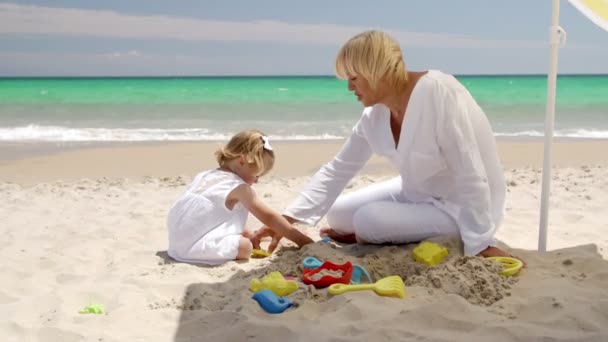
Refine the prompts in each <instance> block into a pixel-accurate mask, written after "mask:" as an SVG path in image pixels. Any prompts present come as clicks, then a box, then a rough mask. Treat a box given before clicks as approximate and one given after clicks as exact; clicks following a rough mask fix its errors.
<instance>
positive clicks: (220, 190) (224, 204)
mask: <svg viewBox="0 0 608 342" xmlns="http://www.w3.org/2000/svg"><path fill="white" fill-rule="evenodd" d="M215 155H216V159H217V161H218V163H219V165H220V167H219V168H217V169H214V170H209V171H205V172H202V173H199V174H198V175H197V176H196V177H195V178H194V180H193V181H192V184H190V185H189V186H188V188H187V189H186V191H185V192H184V193H183V194H182V195H181V196H180V197H179V198H178V199H177V201H176V202H175V204H174V205H173V207H172V208H171V210H170V211H169V215H168V219H167V225H168V228H169V250H168V253H169V255H170V256H171V257H172V258H174V259H176V260H178V261H183V262H191V263H202V264H207V265H219V264H222V263H224V262H226V261H229V260H235V259H248V258H249V256H250V254H251V250H252V245H251V241H250V240H249V234H248V232H246V231H245V222H246V221H247V215H248V213H249V212H251V213H252V214H253V216H255V217H257V218H258V219H259V220H260V221H261V222H262V223H263V224H265V225H266V226H268V227H270V229H272V230H273V231H274V232H276V233H277V234H280V235H283V236H285V237H286V238H288V239H289V240H291V241H293V242H295V243H296V244H297V245H298V246H300V247H302V246H303V245H305V244H308V243H312V242H313V241H312V239H310V238H309V237H308V236H306V235H304V234H303V233H301V232H300V231H298V230H297V229H295V228H293V227H292V226H291V224H289V222H287V220H286V219H285V218H284V217H283V216H282V215H280V214H279V213H278V212H275V211H274V210H272V209H270V208H269V207H268V206H266V205H265V204H264V203H262V201H261V200H260V199H259V198H258V197H257V196H256V194H255V192H254V191H253V189H252V188H251V185H253V184H254V183H256V182H257V181H258V178H259V177H260V176H263V175H264V174H266V173H268V171H270V169H271V168H272V166H273V164H274V152H273V150H272V147H271V146H270V143H269V142H268V138H267V137H266V136H264V135H263V134H262V133H261V132H260V131H258V130H248V131H243V132H240V133H238V134H237V135H235V136H234V137H232V139H230V141H229V142H228V144H227V145H226V146H225V147H223V148H221V149H219V150H218V151H217V152H216V153H215Z"/></svg>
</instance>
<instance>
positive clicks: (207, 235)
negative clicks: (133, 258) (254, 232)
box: [167, 169, 248, 265]
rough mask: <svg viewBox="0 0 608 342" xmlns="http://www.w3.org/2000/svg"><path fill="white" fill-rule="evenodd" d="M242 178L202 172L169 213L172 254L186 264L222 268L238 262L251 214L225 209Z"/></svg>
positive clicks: (226, 174)
mask: <svg viewBox="0 0 608 342" xmlns="http://www.w3.org/2000/svg"><path fill="white" fill-rule="evenodd" d="M241 184H246V183H245V182H244V181H243V179H241V178H240V177H239V176H237V175H235V174H234V173H231V172H226V171H222V170H218V169H216V170H210V171H205V172H202V173H199V174H198V175H197V176H196V177H195V178H194V180H193V181H192V184H190V185H189V186H188V188H187V189H186V191H185V192H184V193H183V194H182V195H181V196H180V197H179V198H178V199H177V201H176V202H175V204H173V207H171V209H170V211H169V215H168V218H167V226H168V229H169V249H168V251H167V252H168V253H169V255H170V256H171V257H172V258H174V259H176V260H178V261H183V262H190V263H202V264H207V265H219V264H222V263H224V262H226V261H229V260H234V259H236V256H237V253H238V248H239V239H240V237H241V234H242V233H243V231H244V229H245V223H246V222H247V215H248V211H247V209H246V208H245V207H243V205H242V204H241V203H237V204H236V205H235V206H234V208H232V210H230V209H228V208H226V197H227V196H228V194H230V192H231V191H232V190H234V189H235V188H236V187H237V186H239V185H241Z"/></svg>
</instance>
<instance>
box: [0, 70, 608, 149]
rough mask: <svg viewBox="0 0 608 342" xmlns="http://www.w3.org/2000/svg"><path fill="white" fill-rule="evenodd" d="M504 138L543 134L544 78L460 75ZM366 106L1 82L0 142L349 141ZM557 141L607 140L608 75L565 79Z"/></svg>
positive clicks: (122, 85)
mask: <svg viewBox="0 0 608 342" xmlns="http://www.w3.org/2000/svg"><path fill="white" fill-rule="evenodd" d="M458 79H459V80H460V81H461V82H462V83H463V84H464V85H465V86H466V87H467V88H468V89H469V91H470V92H471V93H472V94H473V96H474V97H475V98H476V100H477V101H478V102H479V104H480V105H481V106H482V108H483V109H484V110H485V112H486V114H487V115H488V117H489V119H490V122H491V124H492V127H493V129H494V132H495V134H496V135H497V136H507V137H536V136H542V135H543V133H544V130H543V125H544V115H545V98H546V91H547V90H546V82H547V80H546V76H544V75H538V76H529V75H525V76H458ZM361 110H362V108H361V105H360V104H359V103H358V102H357V101H356V98H355V97H354V96H353V95H352V94H351V93H350V92H349V91H348V90H347V89H346V82H344V81H341V80H338V79H336V78H335V77H333V76H318V77H313V76H311V77H287V76H285V77H192V78H169V77H163V78H4V79H0V142H2V141H4V142H20V141H34V142H35V141H56V142H70V141H165V140H166V141H200V140H224V139H226V138H228V137H229V136H230V135H231V134H232V133H234V132H236V131H238V130H240V129H244V128H250V127H256V128H259V129H261V130H262V131H264V132H266V133H267V134H268V135H270V136H272V137H273V138H274V139H282V140H328V139H339V138H344V137H346V136H348V134H349V133H350V131H351V129H352V126H353V125H354V124H355V123H356V122H357V120H358V118H359V116H360V115H361ZM555 128H556V136H562V137H572V138H608V75H576V76H575V75H571V76H570V75H568V76H560V77H559V78H558V90H557V107H556V126H555Z"/></svg>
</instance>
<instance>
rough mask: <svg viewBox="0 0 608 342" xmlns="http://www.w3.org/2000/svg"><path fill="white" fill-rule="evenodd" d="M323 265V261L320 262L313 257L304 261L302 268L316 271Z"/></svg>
mask: <svg viewBox="0 0 608 342" xmlns="http://www.w3.org/2000/svg"><path fill="white" fill-rule="evenodd" d="M321 265H323V262H321V260H319V259H317V258H315V257H312V256H309V257H306V258H304V260H303V261H302V266H304V268H306V269H309V270H312V269H315V268H317V267H319V266H321Z"/></svg>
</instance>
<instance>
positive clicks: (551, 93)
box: [538, 0, 608, 252]
mask: <svg viewBox="0 0 608 342" xmlns="http://www.w3.org/2000/svg"><path fill="white" fill-rule="evenodd" d="M568 1H569V2H570V4H572V5H573V6H574V7H576V9H578V10H579V11H580V12H581V13H583V14H584V15H585V16H586V17H587V18H589V19H590V20H591V21H593V22H594V23H595V24H597V25H598V26H600V27H601V28H603V29H605V30H606V31H608V0H568ZM559 3H560V2H559V0H553V15H552V18H551V27H550V33H549V42H550V48H549V51H550V52H549V71H548V74H547V106H546V113H545V145H544V147H545V152H544V159H543V181H542V192H541V202H540V227H539V236H538V250H539V251H541V252H545V251H547V222H548V215H549V192H550V184H551V147H552V143H553V125H554V121H555V85H556V81H557V52H558V48H559V45H560V44H562V45H563V44H564V43H565V42H566V32H565V31H564V30H563V29H562V28H561V27H560V26H559Z"/></svg>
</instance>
